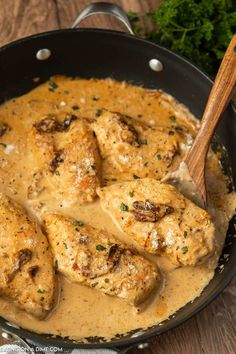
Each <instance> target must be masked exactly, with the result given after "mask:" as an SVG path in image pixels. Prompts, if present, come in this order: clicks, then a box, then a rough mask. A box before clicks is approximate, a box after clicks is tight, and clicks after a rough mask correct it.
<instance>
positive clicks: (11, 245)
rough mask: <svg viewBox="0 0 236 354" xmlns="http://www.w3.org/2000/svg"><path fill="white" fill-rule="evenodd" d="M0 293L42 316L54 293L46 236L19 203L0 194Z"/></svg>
mask: <svg viewBox="0 0 236 354" xmlns="http://www.w3.org/2000/svg"><path fill="white" fill-rule="evenodd" d="M0 268H1V272H0V296H3V297H6V298H7V299H10V300H12V301H14V303H15V304H16V305H17V306H19V307H20V308H21V309H23V310H25V311H27V312H28V313H30V314H31V315H33V316H35V317H38V318H43V317H45V316H46V315H47V313H48V312H49V311H50V310H51V309H52V306H53V301H54V294H55V284H56V280H55V271H54V268H53V257H52V254H51V251H50V249H49V244H48V241H47V238H46V237H45V236H44V235H43V234H42V232H41V230H40V228H39V227H38V226H37V225H36V224H35V223H34V222H32V221H31V220H30V219H29V217H28V216H27V214H26V213H25V211H24V210H23V209H22V207H21V206H20V205H19V204H17V203H16V202H14V201H13V200H11V199H10V198H8V197H7V196H4V195H3V194H0Z"/></svg>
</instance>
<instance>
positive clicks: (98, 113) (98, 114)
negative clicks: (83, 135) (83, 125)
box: [95, 109, 102, 117]
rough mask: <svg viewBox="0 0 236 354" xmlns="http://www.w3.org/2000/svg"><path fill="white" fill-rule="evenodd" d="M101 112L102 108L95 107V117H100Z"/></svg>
mask: <svg viewBox="0 0 236 354" xmlns="http://www.w3.org/2000/svg"><path fill="white" fill-rule="evenodd" d="M101 114H102V109H97V110H96V113H95V115H96V117H100V115H101Z"/></svg>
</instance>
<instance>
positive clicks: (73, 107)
mask: <svg viewBox="0 0 236 354" xmlns="http://www.w3.org/2000/svg"><path fill="white" fill-rule="evenodd" d="M71 108H72V109H73V111H77V110H78V109H79V106H78V105H77V104H74V105H73V106H72V107H71Z"/></svg>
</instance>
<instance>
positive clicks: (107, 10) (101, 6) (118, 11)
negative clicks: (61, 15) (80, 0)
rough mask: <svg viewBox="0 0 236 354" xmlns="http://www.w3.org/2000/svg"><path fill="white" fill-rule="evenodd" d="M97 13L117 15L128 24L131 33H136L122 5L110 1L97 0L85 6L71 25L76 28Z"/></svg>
mask: <svg viewBox="0 0 236 354" xmlns="http://www.w3.org/2000/svg"><path fill="white" fill-rule="evenodd" d="M97 14H105V15H111V16H113V17H116V18H117V19H118V20H119V21H121V22H122V23H123V24H124V25H125V26H126V28H127V30H128V31H129V33H130V34H134V32H133V30H132V27H131V24H130V22H129V19H128V16H127V15H126V13H125V11H124V10H123V9H122V8H121V7H120V6H118V5H115V4H110V3H108V2H96V3H93V4H90V5H88V6H87V7H85V8H84V9H83V10H82V11H81V13H80V14H79V15H78V17H77V18H76V19H75V21H74V22H73V24H72V26H71V27H72V28H76V27H77V26H78V25H79V24H80V22H81V21H83V20H84V19H85V18H87V17H89V16H92V15H97Z"/></svg>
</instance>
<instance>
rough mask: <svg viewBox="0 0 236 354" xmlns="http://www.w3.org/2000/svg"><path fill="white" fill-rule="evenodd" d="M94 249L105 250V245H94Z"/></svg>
mask: <svg viewBox="0 0 236 354" xmlns="http://www.w3.org/2000/svg"><path fill="white" fill-rule="evenodd" d="M96 250H97V251H105V250H106V247H104V246H103V245H97V246H96Z"/></svg>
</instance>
